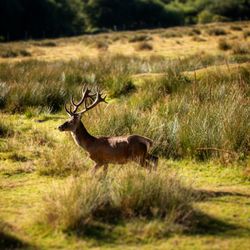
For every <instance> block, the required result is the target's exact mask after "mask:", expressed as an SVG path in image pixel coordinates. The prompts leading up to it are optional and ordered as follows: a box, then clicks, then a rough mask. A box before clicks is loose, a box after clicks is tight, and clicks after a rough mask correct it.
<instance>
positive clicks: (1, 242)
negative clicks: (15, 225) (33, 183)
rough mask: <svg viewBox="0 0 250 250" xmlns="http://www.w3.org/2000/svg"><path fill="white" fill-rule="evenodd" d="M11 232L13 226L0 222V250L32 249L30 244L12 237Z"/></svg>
mask: <svg viewBox="0 0 250 250" xmlns="http://www.w3.org/2000/svg"><path fill="white" fill-rule="evenodd" d="M9 231H11V226H10V225H9V224H7V223H5V222H2V221H0V249H1V250H7V249H8V250H10V249H27V248H30V247H31V246H30V245H29V244H28V243H26V242H24V241H22V240H21V239H19V238H17V237H15V236H13V235H11V234H10V233H9Z"/></svg>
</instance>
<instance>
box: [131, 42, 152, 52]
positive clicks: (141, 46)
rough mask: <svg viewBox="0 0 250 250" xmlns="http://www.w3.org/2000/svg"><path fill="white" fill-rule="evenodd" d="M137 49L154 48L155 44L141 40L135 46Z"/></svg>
mask: <svg viewBox="0 0 250 250" xmlns="http://www.w3.org/2000/svg"><path fill="white" fill-rule="evenodd" d="M135 49H136V50H137V51H141V50H153V45H152V44H150V43H147V42H141V43H138V44H137V45H136V46H135Z"/></svg>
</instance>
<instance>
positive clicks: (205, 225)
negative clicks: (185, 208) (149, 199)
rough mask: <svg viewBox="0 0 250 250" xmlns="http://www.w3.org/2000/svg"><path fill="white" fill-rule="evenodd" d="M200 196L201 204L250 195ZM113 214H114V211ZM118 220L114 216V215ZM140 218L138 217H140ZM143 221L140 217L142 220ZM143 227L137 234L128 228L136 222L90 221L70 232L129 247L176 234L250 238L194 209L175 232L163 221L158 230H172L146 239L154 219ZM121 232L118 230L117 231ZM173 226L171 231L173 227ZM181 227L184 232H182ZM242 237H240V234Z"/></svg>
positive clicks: (99, 242)
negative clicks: (205, 201) (222, 198)
mask: <svg viewBox="0 0 250 250" xmlns="http://www.w3.org/2000/svg"><path fill="white" fill-rule="evenodd" d="M195 192H197V193H198V194H199V199H198V201H204V200H208V199H212V198H216V197H222V196H242V197H249V195H247V194H242V193H238V192H224V191H206V190H197V191H195ZM111 215H112V212H111ZM113 215H114V217H115V214H113ZM137 219H138V218H137ZM139 219H140V218H139ZM142 221H143V223H145V224H143V225H144V226H145V227H144V228H143V226H142V227H141V229H140V230H139V234H138V235H137V233H138V231H130V229H129V228H128V227H127V223H130V224H131V223H133V219H131V220H125V219H123V220H122V219H121V220H113V221H112V220H108V221H105V222H104V221H91V222H89V223H87V224H85V225H84V226H81V227H78V228H77V229H76V230H74V231H70V234H74V235H75V236H77V237H79V238H85V239H87V240H91V241H93V242H94V244H97V245H102V244H117V243H121V242H122V243H126V244H131V245H134V244H141V245H143V244H145V243H147V242H148V240H150V241H152V240H159V239H167V238H169V237H171V235H172V234H173V233H174V234H176V233H177V234H183V235H204V236H205V235H210V236H213V235H214V236H215V235H216V236H218V237H222V238H230V237H235V236H236V235H237V236H238V234H239V232H240V231H244V232H247V234H249V235H250V230H249V228H245V227H242V226H238V225H234V224H230V223H228V222H226V221H223V220H220V219H218V218H216V217H213V216H210V215H208V214H206V213H204V212H202V211H200V210H195V209H193V208H190V215H189V216H188V217H185V218H183V219H181V220H178V221H176V225H178V230H177V231H175V230H176V226H175V225H168V224H167V222H164V220H163V219H162V220H161V219H159V220H158V222H159V225H160V226H159V228H160V227H162V226H163V227H166V228H169V230H168V229H167V230H163V231H161V230H159V231H157V230H158V229H156V231H154V233H153V236H152V235H151V238H150V239H147V236H145V235H147V233H145V234H144V232H143V230H147V225H150V223H152V221H153V220H152V219H146V218H143V220H142ZM118 227H119V229H118V230H117V228H118ZM171 227H172V228H171ZM180 228H181V230H180ZM239 236H240V235H239Z"/></svg>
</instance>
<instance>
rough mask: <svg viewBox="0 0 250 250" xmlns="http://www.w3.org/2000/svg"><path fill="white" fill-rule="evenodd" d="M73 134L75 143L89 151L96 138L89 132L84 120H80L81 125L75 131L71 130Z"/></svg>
mask: <svg viewBox="0 0 250 250" xmlns="http://www.w3.org/2000/svg"><path fill="white" fill-rule="evenodd" d="M71 135H72V137H73V139H74V141H75V143H76V144H77V145H79V146H80V147H83V148H84V149H85V150H87V151H89V148H90V146H91V144H92V143H93V142H94V141H95V140H96V138H95V137H94V136H92V135H91V134H89V132H88V131H87V129H86V128H85V127H84V125H83V123H82V122H80V124H79V126H78V127H77V129H76V130H75V131H74V132H71Z"/></svg>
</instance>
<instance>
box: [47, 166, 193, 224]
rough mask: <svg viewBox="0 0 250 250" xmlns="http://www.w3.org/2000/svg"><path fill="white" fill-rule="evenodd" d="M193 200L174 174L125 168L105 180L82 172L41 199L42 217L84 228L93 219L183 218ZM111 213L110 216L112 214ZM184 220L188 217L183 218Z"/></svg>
mask: <svg viewBox="0 0 250 250" xmlns="http://www.w3.org/2000/svg"><path fill="white" fill-rule="evenodd" d="M194 200H195V197H194V193H193V191H192V189H190V188H187V187H186V186H185V185H183V183H182V181H181V180H180V179H179V178H178V177H177V176H176V175H173V174H169V173H167V172H163V171H161V172H157V173H151V174H148V173H147V172H146V171H145V170H138V169H135V166H133V167H124V168H123V169H120V170H119V172H117V171H116V172H112V173H109V175H108V176H107V177H106V179H104V180H97V179H96V178H91V177H90V176H88V174H85V175H83V176H81V177H78V178H73V177H70V178H69V179H67V180H66V182H64V184H63V185H59V186H56V187H54V188H53V190H52V191H51V192H50V193H49V194H47V195H46V197H45V199H44V202H45V203H44V209H43V217H45V220H46V222H47V223H49V224H52V225H54V226H55V227H57V228H62V229H79V228H81V227H83V228H84V226H86V225H87V224H91V223H92V222H93V221H98V220H101V221H106V222H110V221H112V220H125V219H129V218H135V217H138V218H140V217H141V216H144V217H147V218H152V217H153V218H165V217H168V218H171V219H172V221H168V222H169V223H173V222H177V221H181V219H183V220H185V219H184V218H185V216H187V215H188V214H189V213H190V211H191V208H190V204H191V202H192V201H194ZM111 214H112V216H111ZM170 216H171V217H170ZM186 219H187V217H186Z"/></svg>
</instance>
